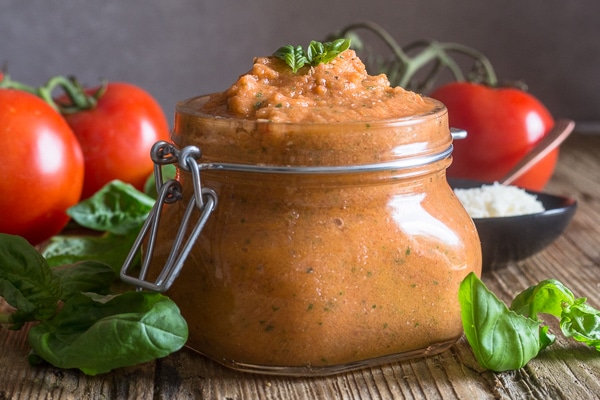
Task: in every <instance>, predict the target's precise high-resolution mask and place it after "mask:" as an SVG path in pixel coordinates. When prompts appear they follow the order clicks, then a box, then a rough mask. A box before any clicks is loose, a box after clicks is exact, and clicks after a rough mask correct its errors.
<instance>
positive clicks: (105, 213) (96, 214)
mask: <svg viewBox="0 0 600 400" xmlns="http://www.w3.org/2000/svg"><path fill="white" fill-rule="evenodd" d="M153 205H154V199H153V198H152V197H150V196H148V195H146V194H144V193H142V192H140V191H139V190H137V189H136V188H134V187H133V186H132V185H130V184H127V183H124V182H121V181H118V180H114V181H112V182H109V183H107V184H106V185H105V186H104V187H103V188H102V189H100V190H99V191H98V192H96V194H94V195H93V196H92V197H90V198H88V199H85V200H83V201H82V202H80V203H79V204H77V205H75V206H73V207H71V208H69V209H68V210H67V214H69V216H70V217H71V218H73V220H74V221H75V222H77V223H78V224H79V225H81V226H83V227H86V228H89V229H94V230H97V231H106V232H111V233H115V234H120V235H122V234H126V233H129V232H132V231H137V230H139V228H140V227H141V226H142V224H143V223H144V221H145V220H146V217H147V216H148V214H149V212H150V210H151V209H152V206H153Z"/></svg>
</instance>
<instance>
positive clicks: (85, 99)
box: [0, 74, 106, 114]
mask: <svg viewBox="0 0 600 400" xmlns="http://www.w3.org/2000/svg"><path fill="white" fill-rule="evenodd" d="M1 78H2V79H1V80H0V88H5V89H16V90H21V91H24V92H28V93H31V94H33V95H36V96H38V97H40V98H41V99H42V100H44V101H45V102H46V103H48V104H49V105H50V106H51V107H52V108H54V109H55V110H56V111H58V112H59V113H61V114H73V113H76V112H79V111H83V110H89V109H92V108H94V107H96V104H97V103H98V99H99V98H100V96H102V95H103V94H104V92H105V91H106V83H105V82H103V84H102V85H101V86H100V87H99V88H98V90H96V91H94V92H93V93H91V94H89V93H87V92H86V90H85V88H84V87H83V86H81V84H80V83H79V82H78V81H77V79H75V78H74V77H65V76H61V75H57V76H53V77H52V78H50V79H48V81H47V82H46V83H45V84H44V85H42V86H39V87H33V86H30V85H27V84H24V83H22V82H18V81H15V80H13V79H12V78H11V77H10V76H9V75H8V74H4V75H3V76H2V77H1ZM57 89H59V90H62V91H63V92H64V93H65V95H66V97H67V98H68V102H59V101H57V100H55V99H54V97H53V96H52V94H53V93H54V92H55V91H56V90H57Z"/></svg>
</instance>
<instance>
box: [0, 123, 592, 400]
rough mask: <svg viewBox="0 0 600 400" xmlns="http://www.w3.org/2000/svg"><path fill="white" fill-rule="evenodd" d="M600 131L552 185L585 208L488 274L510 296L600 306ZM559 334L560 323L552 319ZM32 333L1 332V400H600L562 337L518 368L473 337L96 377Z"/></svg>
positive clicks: (175, 359)
mask: <svg viewBox="0 0 600 400" xmlns="http://www.w3.org/2000/svg"><path fill="white" fill-rule="evenodd" d="M599 153H600V135H593V134H588V135H582V134H575V135H573V136H571V137H570V138H569V139H568V140H567V142H566V143H565V144H564V145H563V148H562V152H561V156H560V161H559V165H558V168H557V171H556V173H555V176H554V177H553V179H552V181H551V182H550V184H549V185H548V186H547V188H546V189H545V191H547V192H549V193H553V194H561V195H567V196H571V197H574V198H576V199H577V200H578V211H577V213H576V215H575V217H574V219H573V221H572V222H571V224H570V225H569V227H568V228H567V230H566V232H565V234H564V235H563V236H561V237H560V238H559V239H558V240H557V241H556V242H554V243H553V244H552V245H551V246H550V247H548V248H547V249H546V250H544V251H542V252H541V253H538V254H537V255H535V256H533V257H530V258H529V259H527V260H524V261H522V262H518V263H513V264H510V265H509V266H507V267H506V268H503V269H501V270H497V271H494V272H491V273H487V274H485V275H484V276H483V279H484V281H485V282H486V284H487V285H488V287H489V288H490V289H491V290H493V291H494V292H495V293H496V294H497V295H498V296H499V297H500V298H501V299H503V300H505V301H509V299H511V298H512V297H513V296H514V295H515V294H516V293H517V292H519V291H521V290H523V289H524V288H526V287H527V286H529V285H531V284H534V283H537V282H538V281H540V280H542V279H545V278H556V279H559V280H560V281H562V282H563V283H565V284H566V285H567V286H568V287H569V288H571V289H572V290H573V292H574V293H575V295H576V296H586V297H588V299H589V302H590V303H591V304H592V305H594V306H596V307H600V157H599ZM551 328H553V329H554V331H555V332H558V327H557V326H555V325H554V326H553V325H552V324H551ZM28 352H29V347H28V344H27V339H26V331H10V330H8V329H6V328H0V366H1V371H0V400H5V399H15V400H16V399H23V400H25V399H28V400H33V399H81V400H83V399H222V400H226V399H227V400H240V399H371V398H372V399H592V398H599V397H600V353H598V352H596V351H595V350H594V349H591V348H588V347H587V346H585V345H582V344H578V343H575V342H573V341H571V340H565V339H564V338H563V337H562V336H561V335H560V334H557V342H556V343H555V344H554V345H552V346H551V347H550V348H549V349H547V350H545V351H543V352H542V353H541V354H540V355H539V356H538V357H537V358H536V359H534V360H532V361H531V362H530V363H529V364H528V365H527V366H526V367H524V368H522V369H521V370H518V371H512V372H504V373H493V372H490V371H486V370H483V369H481V368H480V367H479V366H478V364H477V363H476V361H475V359H474V357H473V354H472V352H471V350H470V348H469V346H468V344H467V343H466V341H465V340H464V339H462V340H460V341H459V342H458V343H457V344H456V345H455V346H453V347H452V348H451V349H450V350H448V351H446V352H444V353H442V354H439V355H436V356H431V357H428V358H423V359H417V360H413V361H406V362H399V363H395V364H392V365H387V366H383V367H376V368H370V369H365V370H361V371H356V372H351V373H345V374H341V375H337V376H332V377H325V378H286V377H273V376H260V375H251V374H243V373H238V372H235V371H231V370H228V369H226V368H223V367H221V366H219V365H217V364H215V363H214V362H211V361H209V360H207V359H205V358H203V357H202V356H199V355H197V354H195V353H193V352H191V351H189V350H182V351H180V352H178V353H176V354H173V355H171V356H169V357H166V358H164V359H161V360H158V361H156V362H153V363H147V364H144V365H141V366H137V367H133V368H125V369H121V370H118V371H114V372H111V373H108V374H105V375H101V376H95V377H91V376H86V375H84V374H83V373H81V372H78V371H73V370H60V369H57V368H54V367H52V366H48V365H41V366H30V365H29V364H28V361H27V355H28Z"/></svg>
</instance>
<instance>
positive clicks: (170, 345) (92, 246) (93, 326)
mask: <svg viewBox="0 0 600 400" xmlns="http://www.w3.org/2000/svg"><path fill="white" fill-rule="evenodd" d="M153 204H154V199H153V198H152V197H151V196H147V195H146V194H144V193H142V192H139V191H137V190H136V189H135V188H134V187H133V186H131V185H128V184H125V183H123V182H120V181H113V182H110V183H108V184H107V185H106V186H105V187H104V188H102V189H101V190H100V191H99V192H98V193H96V194H95V195H94V196H92V197H91V198H89V199H87V200H85V201H83V202H81V203H79V204H78V205H76V206H74V207H72V208H70V209H69V210H68V213H69V215H70V216H71V217H72V218H73V220H74V221H76V222H77V223H78V224H79V225H81V226H82V227H85V228H87V229H91V230H97V231H99V232H102V233H101V234H98V235H85V236H77V235H60V236H55V237H54V238H53V239H52V241H51V242H50V244H49V245H48V246H47V247H46V248H45V250H44V251H43V253H39V252H38V251H37V250H36V249H35V248H34V247H33V246H31V245H30V244H29V243H28V242H27V241H26V240H25V239H23V238H21V237H19V236H13V235H7V234H0V296H2V297H3V298H4V299H5V300H6V302H7V303H8V304H9V305H11V306H12V308H13V309H14V310H12V311H10V310H7V311H6V312H2V311H0V323H5V324H8V325H9V326H10V328H11V329H20V328H22V327H23V326H24V325H25V323H27V322H35V324H34V325H33V326H32V327H31V329H30V330H29V333H28V340H29V344H30V345H31V348H32V354H31V355H30V357H29V361H30V362H31V363H37V362H40V361H41V360H45V361H47V362H49V363H51V364H52V365H54V366H56V367H59V368H78V369H80V370H81V371H83V372H84V373H86V374H88V375H96V374H101V373H105V372H108V371H111V370H113V369H115V368H120V367H126V366H132V365H136V364H140V363H143V362H147V361H150V360H153V359H156V358H161V357H164V356H166V355H168V354H170V353H173V352H175V351H177V350H179V349H180V348H181V347H183V345H184V344H185V342H186V340H187V337H188V326H187V323H186V321H185V319H184V318H183V317H182V316H181V314H180V312H179V308H178V307H177V305H176V304H175V303H174V302H173V301H172V300H170V299H169V298H168V297H166V296H164V295H162V294H159V293H150V292H140V291H134V290H129V291H122V290H121V288H120V287H119V286H118V285H116V283H117V282H118V281H117V280H118V274H119V270H120V267H121V265H122V264H123V260H124V259H125V257H126V256H127V254H128V252H129V249H130V248H131V244H132V242H133V240H134V239H135V237H136V236H137V232H138V231H139V229H140V227H141V224H143V222H144V219H145V217H146V216H147V214H148V212H149V210H150V208H151V207H152V205H153ZM115 289H119V290H115Z"/></svg>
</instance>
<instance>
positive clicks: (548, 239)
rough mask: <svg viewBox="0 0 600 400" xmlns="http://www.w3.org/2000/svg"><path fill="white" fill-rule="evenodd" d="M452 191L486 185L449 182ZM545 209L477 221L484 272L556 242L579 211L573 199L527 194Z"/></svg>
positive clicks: (532, 192)
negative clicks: (538, 211) (533, 212)
mask: <svg viewBox="0 0 600 400" xmlns="http://www.w3.org/2000/svg"><path fill="white" fill-rule="evenodd" d="M448 182H449V183H450V186H451V187H452V188H461V189H468V188H474V187H480V186H481V185H483V184H484V183H483V182H476V181H472V180H466V179H455V178H449V179H448ZM526 192H527V193H530V194H533V195H534V196H536V197H537V199H538V200H539V201H541V202H542V204H543V205H544V209H545V211H544V212H541V213H535V214H528V215H518V216H512V217H494V218H474V219H473V222H474V223H475V227H476V228H477V232H478V233H479V239H480V240H481V253H482V257H483V260H482V267H483V271H484V272H485V271H490V270H494V269H498V268H502V267H505V266H506V265H507V264H508V263H510V262H513V261H520V260H524V259H526V258H528V257H530V256H532V255H534V254H536V253H538V252H540V251H541V250H543V249H544V248H546V247H547V246H548V245H550V244H551V243H552V242H554V241H555V240H556V239H557V238H558V237H559V236H560V235H562V233H563V232H564V230H565V228H566V227H567V225H568V224H569V222H570V221H571V218H572V217H573V215H574V214H575V210H576V209H577V202H576V201H575V200H574V199H571V198H568V197H562V196H554V195H551V194H547V193H542V192H534V191H530V190H526Z"/></svg>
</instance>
